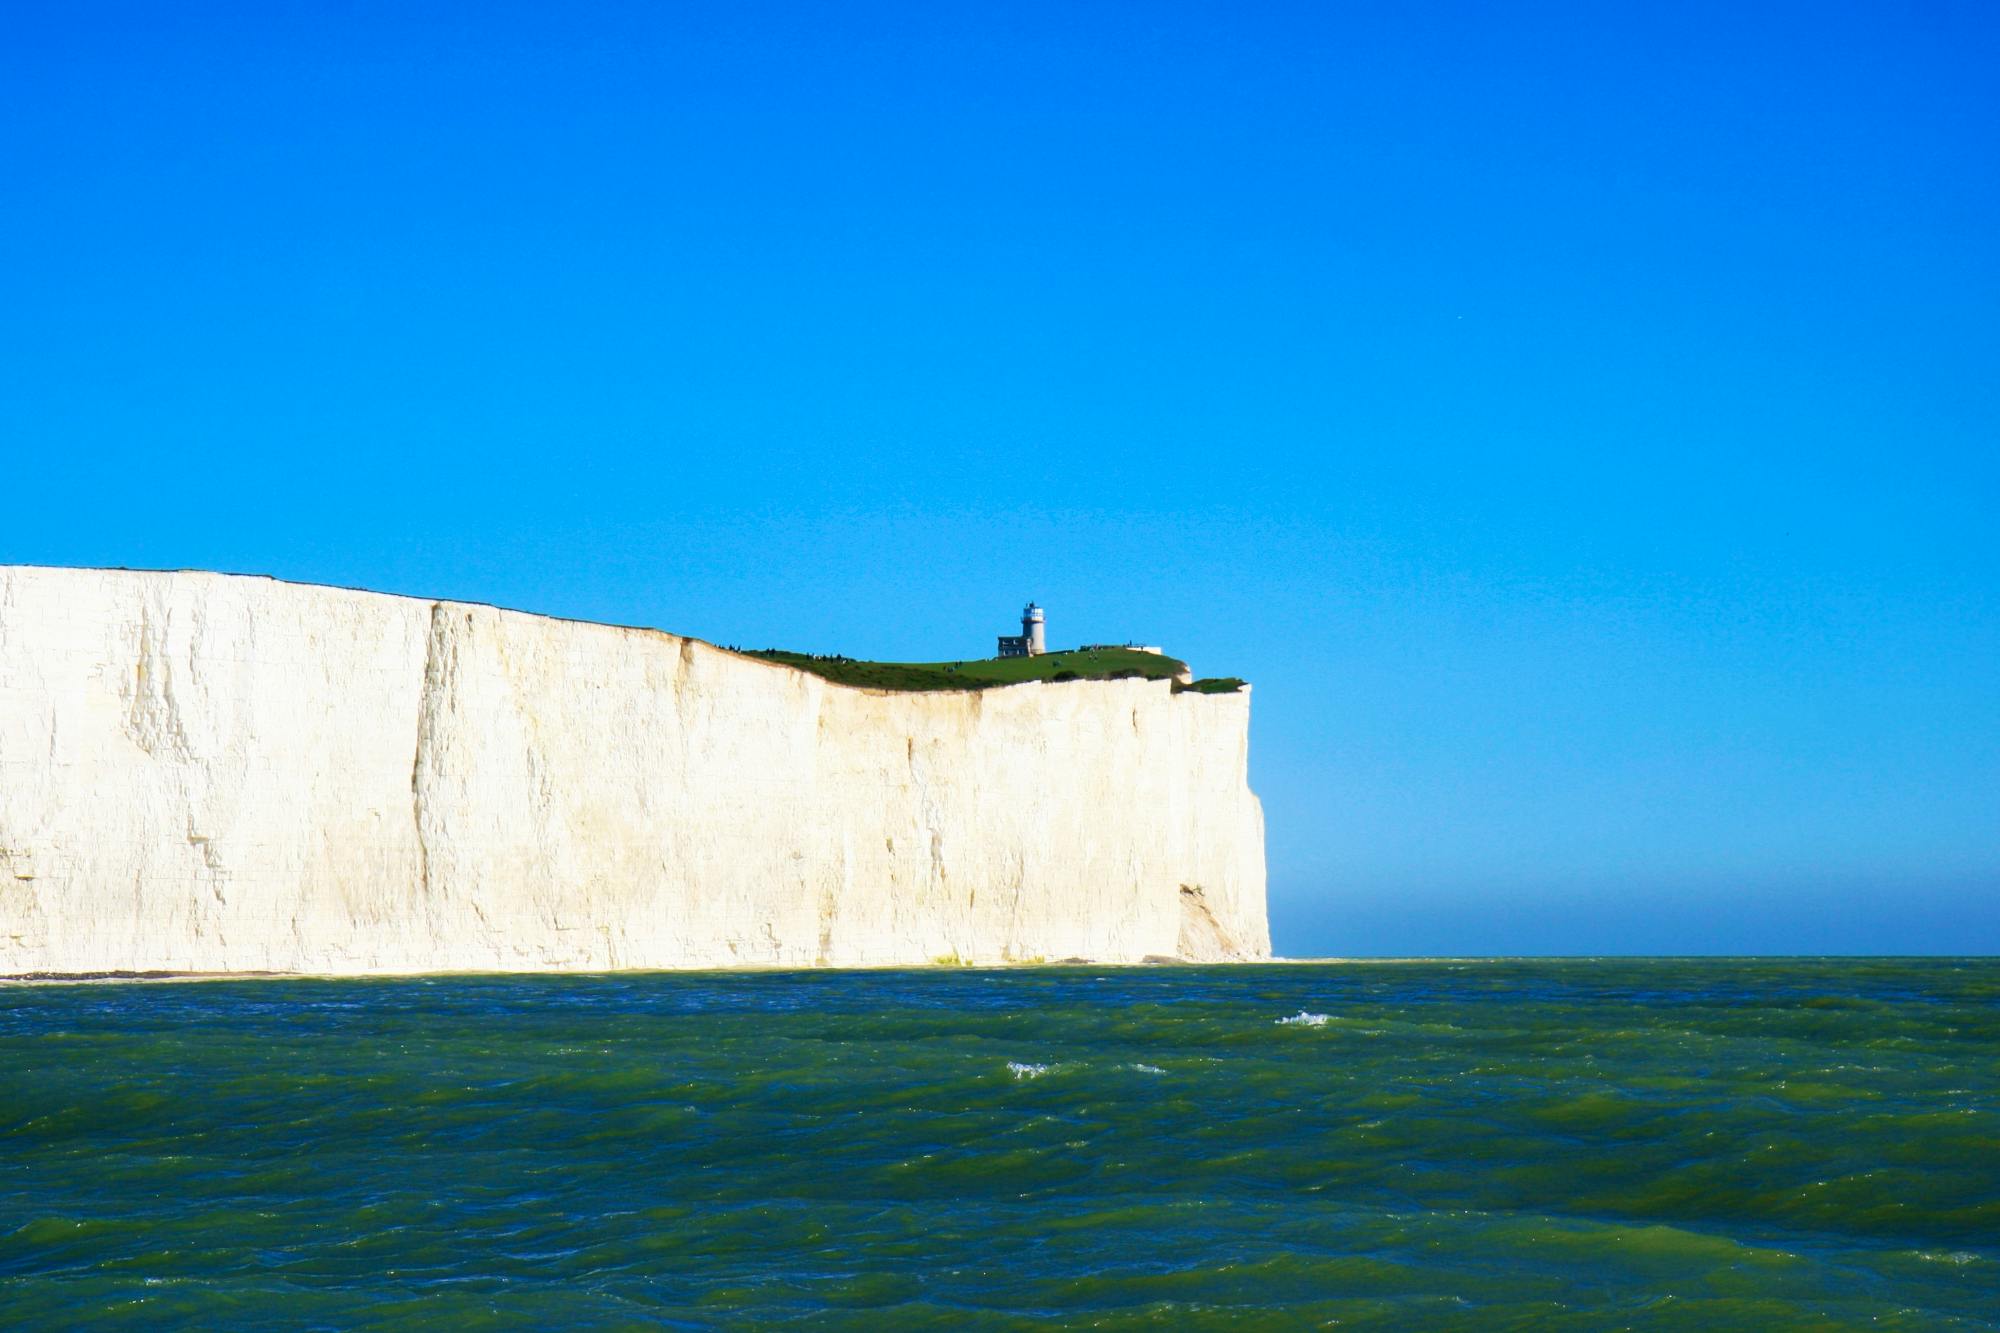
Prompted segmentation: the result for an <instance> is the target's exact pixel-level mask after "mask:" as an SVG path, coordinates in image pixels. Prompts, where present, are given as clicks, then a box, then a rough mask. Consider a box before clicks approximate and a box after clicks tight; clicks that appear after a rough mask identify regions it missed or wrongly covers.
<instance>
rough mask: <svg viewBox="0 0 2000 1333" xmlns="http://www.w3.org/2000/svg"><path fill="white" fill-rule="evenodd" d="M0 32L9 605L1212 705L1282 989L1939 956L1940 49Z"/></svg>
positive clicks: (1250, 36) (707, 17)
mask: <svg viewBox="0 0 2000 1333" xmlns="http://www.w3.org/2000/svg"><path fill="white" fill-rule="evenodd" d="M1996 13H2000V11H1995V10H1994V9H1993V7H1992V6H1990V5H1986V4H1980V3H1962V4H1953V3H1929V4H1924V3H1912V4H1909V5H1844V4H1834V5H1828V4H1824V3H1815V4H1804V3H1801V4H1791V5H1784V4H1772V5H1762V4H1752V5H1743V4H1737V3H1731V4H1703V3H1690V4H1671V5H1668V4H1662V5H1653V6H1634V5H1605V4H1597V3H1578V4H1573V5H1535V4H1525V5H1519V6H1494V5H1482V4H1470V3H1468V4H1463V5H1424V4H1380V5H1369V4H1360V5H1337V4H1297V5H1282V4H1269V5H1254V4H1213V5H1175V4H1144V5H1141V4H1130V5H1096V4H1078V3H1067V2H1066V3H1060V4H1048V5H997V4H979V5H952V4H916V3H910V4H903V5H868V4H840V5H806V4H794V5H781V4H780V5H766V4H756V3H731V4H726V5H713V6H707V7H697V6H683V5H655V4H650V3H646V4H642V3H627V4H588V3H580V4H574V5H550V4H508V3H486V4H478V5H473V4H465V5H457V6H431V5H423V4H402V3H398V4H386V3H382V4H377V3H320V4H311V5H299V4H282V3H276V4H271V5H261V6H260V5H247V6H246V5H230V6H216V5H207V4H202V3H190V4H183V5H171V6H168V5H144V6H141V5H130V6H123V5H98V4H90V3H46V4H41V3H17V4H13V5H10V6H8V7H7V10H6V14H5V17H4V19H0V192H4V193H3V194H0V200H4V206H0V512H3V513H4V516H5V518H4V522H0V561H8V562H33V563H48V564H108V565H120V564H125V565H135V566H199V567H210V568H219V569H228V570H245V571H258V572H267V573H272V574H277V575H281V576H283V577H287V578H293V579H305V580H315V581H324V582H330V583H340V584H355V585H362V586H366V587H371V588H380V589H386V590H392V591H399V592H409V593H416V594H422V595H436V596H449V597H461V598H468V599H477V600H484V601H491V602H498V603H501V604H503V605H508V606H516V607H522V608H526V609H530V610H537V611H546V612H552V613H556V614H561V615H568V616H580V617H589V618H601V619H607V620H616V621H623V622H636V623H645V624H654V625H659V626H662V627H665V628H669V629H673V630H677V631H682V632H686V633H691V634H696V635H700V636H703V637H706V638H710V639H715V640H719V641H722V642H737V643H745V644H757V645H762V644H781V645H787V646H795V647H801V648H811V649H820V650H826V651H840V652H846V653H850V654H856V655H863V656H875V657H887V658H903V659H911V658H915V659H932V658H941V657H942V658H950V657H959V656H964V655H968V654H972V653H976V652H979V651H981V650H988V651H990V647H991V644H992V641H993V636H994V635H995V634H996V633H999V632H1001V631H1004V630H1006V629H1008V628H1009V625H1010V617H1011V616H1013V615H1014V613H1015V612H1016V611H1017V610H1018V607H1019V605H1020V603H1021V602H1022V601H1023V600H1024V599H1026V598H1029V597H1034V598H1037V599H1039V600H1040V601H1042V602H1043V603H1045V604H1046V605H1047V606H1048V608H1049V615H1050V628H1051V633H1052V635H1053V637H1054V639H1055V640H1056V641H1058V642H1075V641H1079V640H1099V639H1122V638H1126V637H1134V638H1141V639H1144V640H1147V641H1149V642H1160V643H1164V644H1166V645H1168V646H1169V648H1170V649H1171V650H1172V651H1174V652H1176V653H1178V654H1179V655H1182V656H1185V657H1187V658H1189V659H1191V660H1192V662H1193V663H1194V665H1195V667H1196V668H1197V670H1199V671H1200V672H1202V673H1205V674H1237V675H1242V676H1246V677H1249V678H1250V679H1252V680H1253V681H1254V682H1255V684H1256V694H1255V698H1256V722H1255V728H1254V742H1253V755H1252V763H1251V772H1252V778H1253V781H1254V783H1255V785H1256V787H1257V788H1258V790H1259V792H1260V793H1261V794H1262V796H1263V797H1264V801H1265V809H1266V814H1267V817H1268V821H1269V831H1270V868H1271V895H1272V915H1273V922H1274V927H1275V932H1276V942H1277V945H1278V947H1279V948H1280V950H1282V951H1285V952H1289V953H1293V954H1311V953H1389V954H1405V953H1437V952H1447V953H1495V952H1529V953H1552V952H1598V951H1621V952H1681V951H1690V952H1716V951H1720V952H1795V951H1948V952H1951V951H1959V952H1971V951H2000V535H1996V534H1997V532H2000V462H1996V445H2000V439H1996V433H1997V432H1996V426H2000V356H1996V351H2000V345H1997V344H1996V334H1995V320H1996V317H1997V316H2000V242H1996V239H1995V238H1996V236H2000V78H1996V77H1995V74H1994V71H1995V70H1996V69H2000V17H1996Z"/></svg>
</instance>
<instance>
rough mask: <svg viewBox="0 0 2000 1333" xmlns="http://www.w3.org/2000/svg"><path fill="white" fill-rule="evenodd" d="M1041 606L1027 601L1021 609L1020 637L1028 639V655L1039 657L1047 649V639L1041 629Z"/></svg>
mask: <svg viewBox="0 0 2000 1333" xmlns="http://www.w3.org/2000/svg"><path fill="white" fill-rule="evenodd" d="M1042 624H1043V622H1042V608H1041V607H1039V606H1036V605H1035V604H1034V603H1033V602H1029V603H1028V604H1027V606H1025V607H1023V608H1022V609H1021V637H1022V638H1024V639H1026V640H1027V641H1028V656H1030V657H1040V656H1041V655H1042V654H1043V653H1045V652H1047V651H1048V650H1049V641H1048V639H1047V637H1046V636H1045V635H1044V634H1043V631H1042Z"/></svg>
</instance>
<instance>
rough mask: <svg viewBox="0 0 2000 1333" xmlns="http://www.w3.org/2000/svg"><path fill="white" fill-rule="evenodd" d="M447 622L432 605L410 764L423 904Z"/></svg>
mask: <svg viewBox="0 0 2000 1333" xmlns="http://www.w3.org/2000/svg"><path fill="white" fill-rule="evenodd" d="M445 626H446V618H445V611H444V603H443V602H432V603H431V619H430V628H429V629H428V631H426V633H425V635H424V680H423V684H422V685H421V686H420V687H419V689H418V691H417V741H416V746H415V754H414V756H413V757H412V758H411V760H410V823H411V824H412V826H413V827H414V828H415V829H416V833H417V887H418V890H419V892H420V893H421V894H422V896H423V900H424V901H425V902H429V901H430V897H431V849H430V842H429V839H428V838H427V837H426V836H425V834H424V799H425V796H426V795H427V793H428V788H429V785H430V784H429V783H428V782H426V781H425V780H424V779H425V775H424V765H425V761H426V760H428V759H429V758H430V752H431V746H432V744H433V743H434V738H435V733H436V728H437V712H438V709H439V708H440V707H442V703H441V702H440V701H441V698H442V695H443V692H444V682H443V679H442V677H443V674H444V656H445V654H444V645H443V642H442V641H443V638H444V635H445V633H446V629H445Z"/></svg>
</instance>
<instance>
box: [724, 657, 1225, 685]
mask: <svg viewBox="0 0 2000 1333" xmlns="http://www.w3.org/2000/svg"><path fill="white" fill-rule="evenodd" d="M744 655H745V656H746V657H758V658H762V659H763V660H764V661H766V662H779V663H782V664H784V665H785V666H789V667H797V668H798V669H799V670H801V671H810V672H812V673H813V674H814V675H817V676H824V677H826V678H827V679H828V680H830V681H833V682H835V683H837V684H840V685H852V686H854V687H855V688H857V689H863V690H984V689H990V688H992V687H993V686H995V685H1018V684H1020V683H1021V682H1023V681H1029V680H1046V681H1055V682H1062V681H1070V680H1116V679H1120V678H1124V677H1129V676H1139V677H1142V678H1144V679H1146V680H1171V679H1173V678H1174V677H1175V676H1176V675H1178V674H1179V673H1181V672H1183V671H1185V670H1187V664H1186V663H1184V662H1181V661H1179V660H1177V659H1175V658H1172V657H1162V656H1161V655H1160V654H1158V653H1142V652H1138V651H1137V650H1135V649H1131V648H1100V649H1096V650H1093V651H1091V652H1074V651H1072V652H1066V653H1044V654H1042V655H1041V656H1040V657H988V658H981V659H971V660H967V661H963V662H860V661H856V660H855V659H853V658H851V657H819V656H814V655H813V654H810V653H790V652H785V651H783V650H781V649H777V648H765V649H761V650H759V651H756V652H751V653H746V654H744ZM1221 683H1222V682H1218V681H1196V682H1195V683H1194V684H1193V685H1191V686H1188V687H1187V688H1189V689H1194V690H1201V691H1202V692H1203V693H1215V692H1217V691H1216V690H1214V689H1211V688H1208V687H1211V686H1215V685H1218V684H1221ZM1240 684H1242V682H1241V681H1237V680H1231V681H1228V682H1227V687H1228V689H1231V690H1233V689H1235V688H1236V687H1237V686H1238V685H1240Z"/></svg>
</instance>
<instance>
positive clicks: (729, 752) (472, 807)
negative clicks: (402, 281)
mask: <svg viewBox="0 0 2000 1333" xmlns="http://www.w3.org/2000/svg"><path fill="white" fill-rule="evenodd" d="M1249 713H1250V704H1249V696H1248V694H1247V692H1246V693H1244V694H1239V695H1201V694H1194V693H1183V694H1173V693H1171V692H1170V690H1169V688H1168V686H1167V684H1166V683H1164V682H1160V683H1152V682H1145V681H1136V680H1128V681H1108V682H1077V683H1067V684H1059V685H1058V684H1046V685H1045V684H1030V685H1019V686H1012V687H1008V688H1004V689H993V690H986V691H983V692H978V693H966V694H956V693H953V694H896V693H882V692H874V691H864V690H854V689H848V688H845V687H842V686H837V685H832V684H829V683H828V682H826V681H824V680H822V679H820V678H819V677H817V676H813V675H809V674H806V673H803V672H799V671H795V670H792V669H790V668H787V667H782V666H776V665H772V664H769V663H765V662H760V661H757V660H755V659H750V658H745V657H741V656H738V655H736V654H734V653H730V652H726V651H724V650H721V649H718V648H714V647H711V646H709V645H707V644H704V643H700V642H697V641H695V640H692V639H684V638H677V637H675V636H673V635H670V634H663V633H659V632H656V631H651V630H638V629H622V628H616V627H612V626H605V625H593V624H582V623H577V622H573V621H561V620H551V619H547V618H545V617H541V616H534V615H526V614H522V613H519V612H512V611H501V610H496V609H494V608H492V607H486V606H474V605H466V604H462V603H457V602H429V601H421V600H416V599H411V598H405V597H390V596H383V595H381V594H376V593H367V592H354V591H348V590H343V589H336V588H322V587H313V586H307V585H300V584H288V583H280V582H276V581H273V580H270V579H262V578H246V577H240V576H233V575H219V574H204V573H133V572H125V571H100V570H67V569H38V568H0V974H10V975H11V974H22V973H34V972H92V971H109V970H153V969H160V970H170V971H187V972H239V971H279V972H322V973H371V972H429V971H452V970H466V969H477V970H488V969H491V970H544V969H562V970H588V969H605V968H667V967H708V966H728V965H748V964H781V965H799V964H836V965H839V964H884V963H928V962H934V961H938V960H942V959H954V960H961V961H966V962H1001V961H1010V960H1011V961H1028V960H1035V959H1047V960H1051V961H1053V960H1057V959H1063V958H1087V959H1092V960H1103V961H1139V960H1143V959H1145V958H1147V957H1149V956H1177V957H1181V958H1188V959H1233V958H1259V957H1265V956H1267V955H1268V954H1269V950H1270V943H1269V934H1268V930H1267V927H1266V924H1265V916H1264V841H1263V816H1262V814H1261V811H1260V809H1259V806H1258V803H1257V799H1256V797H1255V796H1253V795H1252V794H1251V792H1250V789H1249V786H1248V784H1247V780H1246V755H1247V745H1248V728H1249Z"/></svg>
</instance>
